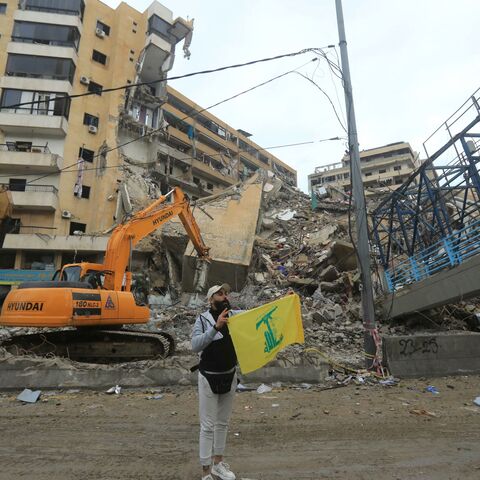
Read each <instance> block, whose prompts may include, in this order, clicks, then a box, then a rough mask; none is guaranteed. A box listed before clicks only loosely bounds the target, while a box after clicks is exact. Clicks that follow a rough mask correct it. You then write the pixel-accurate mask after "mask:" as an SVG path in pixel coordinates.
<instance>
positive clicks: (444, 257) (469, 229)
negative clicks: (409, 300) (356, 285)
mask: <svg viewBox="0 0 480 480" xmlns="http://www.w3.org/2000/svg"><path fill="white" fill-rule="evenodd" d="M478 253H480V220H477V221H475V222H473V223H471V224H469V225H467V226H465V227H464V228H462V229H461V230H456V231H454V232H453V233H452V234H450V235H448V236H446V237H444V238H442V240H440V241H438V242H436V243H434V244H433V245H431V246H429V247H428V248H426V249H424V250H422V251H420V252H418V253H416V254H415V255H413V256H411V257H408V258H407V259H406V260H403V261H401V262H400V263H398V264H396V265H394V266H393V267H391V268H389V269H387V270H385V278H386V281H387V285H388V289H389V291H390V292H394V291H397V290H399V289H400V288H402V287H404V286H406V285H410V284H412V283H415V282H418V281H421V280H424V279H425V278H428V277H431V276H432V275H434V274H435V273H437V272H439V271H441V270H445V269H447V268H451V267H455V266H457V265H460V264H461V263H463V262H464V261H465V260H468V259H469V258H471V257H473V256H474V255H477V254H478Z"/></svg>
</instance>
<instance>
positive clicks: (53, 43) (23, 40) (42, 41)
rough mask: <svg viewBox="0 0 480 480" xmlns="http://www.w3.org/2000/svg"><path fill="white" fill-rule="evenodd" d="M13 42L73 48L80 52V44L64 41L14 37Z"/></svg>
mask: <svg viewBox="0 0 480 480" xmlns="http://www.w3.org/2000/svg"><path fill="white" fill-rule="evenodd" d="M12 41H13V42H20V43H34V44H38V45H50V46H52V47H71V48H74V49H75V50H76V51H78V44H77V43H75V42H74V41H71V40H69V41H62V40H45V39H39V38H29V37H18V36H12Z"/></svg>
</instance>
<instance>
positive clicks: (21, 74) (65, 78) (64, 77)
mask: <svg viewBox="0 0 480 480" xmlns="http://www.w3.org/2000/svg"><path fill="white" fill-rule="evenodd" d="M5 74H6V75H7V76H9V77H24V78H43V79H45V80H62V81H68V82H70V83H72V82H73V74H71V75H55V74H46V73H29V72H15V71H8V70H7V71H6V72H5Z"/></svg>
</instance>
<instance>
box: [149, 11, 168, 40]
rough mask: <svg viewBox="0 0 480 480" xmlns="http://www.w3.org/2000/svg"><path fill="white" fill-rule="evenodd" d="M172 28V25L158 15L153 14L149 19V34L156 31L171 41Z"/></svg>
mask: <svg viewBox="0 0 480 480" xmlns="http://www.w3.org/2000/svg"><path fill="white" fill-rule="evenodd" d="M171 28H172V26H171V25H170V24H169V23H168V22H166V21H165V20H163V18H160V17H159V16H158V15H152V16H151V17H150V18H149V19H148V34H149V35H150V34H151V33H154V34H156V35H158V36H159V37H162V38H163V39H164V40H166V41H167V42H171V34H170V29H171Z"/></svg>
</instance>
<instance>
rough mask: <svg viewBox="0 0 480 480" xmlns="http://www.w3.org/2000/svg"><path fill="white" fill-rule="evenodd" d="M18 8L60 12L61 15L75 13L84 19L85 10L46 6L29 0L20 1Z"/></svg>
mask: <svg viewBox="0 0 480 480" xmlns="http://www.w3.org/2000/svg"><path fill="white" fill-rule="evenodd" d="M18 8H19V9H21V10H32V11H34V12H46V13H58V14H60V15H75V16H77V17H80V19H81V20H83V11H81V10H73V9H68V8H62V7H58V6H55V7H54V6H50V7H49V6H46V5H45V6H44V5H32V4H28V2H25V1H20V2H19V3H18Z"/></svg>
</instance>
